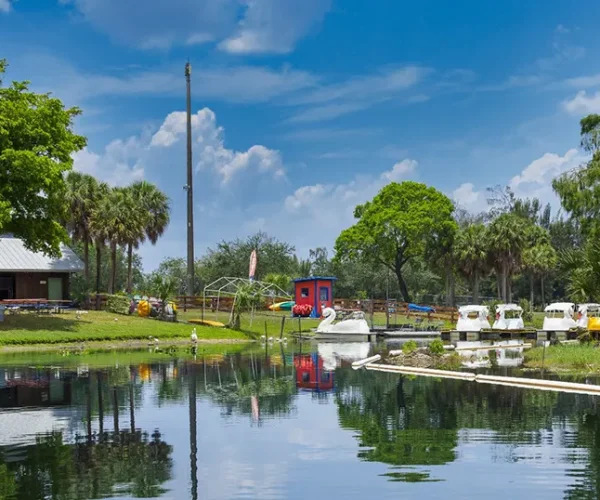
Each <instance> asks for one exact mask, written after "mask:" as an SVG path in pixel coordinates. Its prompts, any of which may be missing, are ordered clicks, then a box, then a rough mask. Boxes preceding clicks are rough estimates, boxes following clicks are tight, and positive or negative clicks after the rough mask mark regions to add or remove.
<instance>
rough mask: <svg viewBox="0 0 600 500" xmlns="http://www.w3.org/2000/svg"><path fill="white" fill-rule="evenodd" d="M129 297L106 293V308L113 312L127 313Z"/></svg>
mask: <svg viewBox="0 0 600 500" xmlns="http://www.w3.org/2000/svg"><path fill="white" fill-rule="evenodd" d="M129 307H130V299H129V298H128V297H124V296H123V295H107V296H106V310H107V311H110V312H112V313H115V314H129Z"/></svg>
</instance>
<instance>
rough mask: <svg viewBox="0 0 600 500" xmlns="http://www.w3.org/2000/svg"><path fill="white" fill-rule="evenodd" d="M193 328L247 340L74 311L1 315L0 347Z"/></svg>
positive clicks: (174, 333)
mask: <svg viewBox="0 0 600 500" xmlns="http://www.w3.org/2000/svg"><path fill="white" fill-rule="evenodd" d="M192 328H196V332H197V334H198V338H199V339H202V340H221V339H239V340H248V339H249V338H250V337H249V336H248V335H247V334H246V333H244V332H237V331H233V330H230V329H227V328H212V327H206V326H200V325H190V324H186V323H171V322H166V321H158V320H155V319H148V318H140V317H137V316H122V315H119V314H113V313H108V312H104V311H89V313H88V314H85V315H82V316H81V319H79V320H78V319H77V318H76V317H75V312H73V311H69V312H66V313H63V314H55V315H46V314H40V315H38V314H35V313H21V314H18V315H15V316H5V319H4V322H2V323H0V345H24V344H60V343H67V342H83V341H123V340H147V339H148V337H150V336H152V337H156V338H158V339H177V338H180V339H185V338H189V336H190V334H191V332H192Z"/></svg>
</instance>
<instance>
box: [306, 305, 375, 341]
mask: <svg viewBox="0 0 600 500" xmlns="http://www.w3.org/2000/svg"><path fill="white" fill-rule="evenodd" d="M336 316H337V314H336V312H335V310H334V309H332V308H331V307H326V308H325V309H324V310H323V317H324V318H325V319H324V320H323V321H321V323H319V326H318V327H317V333H318V334H331V335H368V334H369V333H371V328H370V327H369V323H367V320H366V319H365V315H364V314H363V313H362V312H361V311H356V312H354V313H353V314H352V317H351V318H350V319H345V320H343V321H338V322H337V323H334V321H335V318H336Z"/></svg>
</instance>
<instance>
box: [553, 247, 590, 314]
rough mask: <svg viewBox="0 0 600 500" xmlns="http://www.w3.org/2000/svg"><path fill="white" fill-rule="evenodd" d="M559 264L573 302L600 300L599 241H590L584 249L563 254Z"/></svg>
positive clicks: (567, 251)
mask: <svg viewBox="0 0 600 500" xmlns="http://www.w3.org/2000/svg"><path fill="white" fill-rule="evenodd" d="M559 263H560V268H561V272H562V275H563V277H564V279H565V280H566V281H567V283H568V285H567V292H568V293H569V296H570V297H571V299H572V300H574V301H576V302H591V301H595V300H598V299H600V244H599V243H598V242H597V241H595V240H589V241H588V242H587V243H586V245H585V247H584V248H575V249H570V250H565V251H563V252H561V253H560V258H559Z"/></svg>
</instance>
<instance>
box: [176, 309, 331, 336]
mask: <svg viewBox="0 0 600 500" xmlns="http://www.w3.org/2000/svg"><path fill="white" fill-rule="evenodd" d="M177 317H178V319H179V320H180V321H189V320H190V319H201V318H202V309H192V310H188V311H187V312H183V310H182V309H180V310H179V311H178V312H177ZM283 317H285V324H284V329H283V332H284V335H290V334H291V333H297V332H298V331H299V329H301V331H302V332H310V330H311V329H313V328H316V327H317V326H319V323H320V322H321V321H320V320H319V319H311V318H303V319H301V320H300V323H299V322H298V318H292V317H291V313H290V312H289V311H288V312H285V311H281V312H271V311H258V312H257V313H255V314H254V317H252V315H251V314H249V313H247V314H243V315H242V321H241V329H242V331H244V332H248V333H250V334H253V335H255V336H260V335H265V323H266V328H267V334H266V335H267V337H278V336H279V333H280V331H281V321H282V318H283ZM204 319H206V320H211V321H220V322H221V323H223V324H227V323H229V313H226V312H222V311H218V312H216V313H213V312H210V311H206V315H205V317H204Z"/></svg>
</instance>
